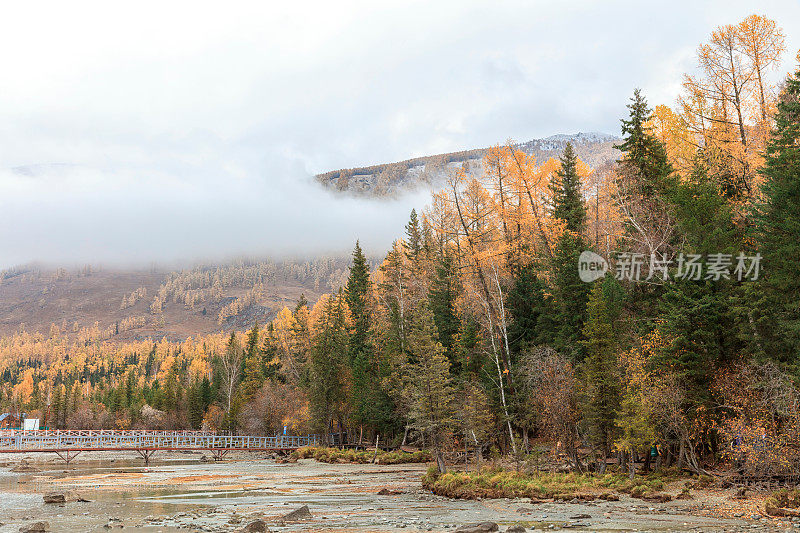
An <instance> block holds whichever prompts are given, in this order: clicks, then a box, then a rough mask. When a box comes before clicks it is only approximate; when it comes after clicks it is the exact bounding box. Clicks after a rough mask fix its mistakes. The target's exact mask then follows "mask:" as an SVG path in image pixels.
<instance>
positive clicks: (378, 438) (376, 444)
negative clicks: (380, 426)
mask: <svg viewBox="0 0 800 533" xmlns="http://www.w3.org/2000/svg"><path fill="white" fill-rule="evenodd" d="M380 438H381V436H380V435H379V434H377V433H376V434H375V453H374V454H373V455H372V462H373V463H374V462H375V460H376V459H377V458H378V441H379V440H380Z"/></svg>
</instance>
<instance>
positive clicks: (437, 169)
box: [316, 132, 620, 197]
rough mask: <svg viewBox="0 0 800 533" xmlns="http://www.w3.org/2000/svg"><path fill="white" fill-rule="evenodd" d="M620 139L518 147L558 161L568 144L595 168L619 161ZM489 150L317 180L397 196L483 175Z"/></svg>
mask: <svg viewBox="0 0 800 533" xmlns="http://www.w3.org/2000/svg"><path fill="white" fill-rule="evenodd" d="M619 141H620V139H619V138H618V137H615V136H613V135H608V134H605V133H597V132H590V133H576V134H574V135H552V136H550V137H547V138H544V139H534V140H531V141H527V142H523V143H517V144H515V147H516V148H517V149H519V150H522V151H523V152H525V153H526V154H527V155H532V156H534V157H535V158H536V160H537V161H540V162H544V161H546V160H547V159H550V158H553V157H555V158H557V157H558V156H559V154H560V153H561V152H562V151H563V150H564V148H565V147H566V145H567V143H568V142H571V143H572V144H573V146H574V147H575V151H576V153H577V154H578V158H580V159H581V160H582V161H583V162H584V163H586V164H588V165H589V166H590V167H592V168H596V167H599V166H601V165H602V164H603V163H606V162H609V161H616V160H617V159H618V158H619V151H618V150H617V149H616V148H614V145H615V144H617V143H619ZM487 151H488V148H478V149H474V150H464V151H461V152H450V153H447V154H437V155H429V156H424V157H416V158H413V159H407V160H405V161H400V162H397V163H385V164H379V165H373V166H369V167H360V168H346V169H340V170H333V171H331V172H326V173H324V174H318V175H317V176H316V180H317V181H318V182H319V183H320V184H321V185H322V186H323V187H325V188H327V189H331V190H335V191H339V192H342V193H345V194H349V195H356V196H376V197H383V196H396V195H398V194H401V193H402V192H404V191H410V190H415V189H418V188H420V187H422V188H436V187H437V186H438V185H441V184H442V183H443V182H444V180H445V178H446V177H447V173H448V171H450V170H453V169H456V168H459V167H462V166H463V165H466V166H467V168H468V170H469V172H470V173H473V174H479V173H480V171H481V159H482V158H483V157H484V156H485V155H486V153H487Z"/></svg>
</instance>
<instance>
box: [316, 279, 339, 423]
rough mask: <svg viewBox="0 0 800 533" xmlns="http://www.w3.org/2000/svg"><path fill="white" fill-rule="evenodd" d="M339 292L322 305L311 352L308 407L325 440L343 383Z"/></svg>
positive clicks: (337, 405) (335, 414) (336, 414)
mask: <svg viewBox="0 0 800 533" xmlns="http://www.w3.org/2000/svg"><path fill="white" fill-rule="evenodd" d="M343 300H344V295H343V294H342V292H341V290H340V291H339V294H338V295H336V296H331V297H329V298H328V300H327V301H326V302H325V303H324V308H323V311H322V316H321V317H320V319H319V322H320V323H319V325H318V332H317V334H316V335H315V337H314V345H313V348H312V350H311V360H310V369H309V371H310V380H309V404H310V408H311V413H312V416H313V419H314V420H316V421H317V423H318V424H319V425H320V426H321V428H322V429H323V432H324V433H325V437H326V439H327V437H328V435H329V434H330V429H331V424H332V422H333V420H334V418H335V417H337V416H338V415H340V414H341V412H342V408H341V406H342V403H343V402H344V400H345V394H346V392H345V383H346V380H347V368H348V364H347V323H346V318H345V308H344V301H343Z"/></svg>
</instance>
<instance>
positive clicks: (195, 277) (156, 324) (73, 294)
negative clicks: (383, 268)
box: [0, 256, 348, 341]
mask: <svg viewBox="0 0 800 533" xmlns="http://www.w3.org/2000/svg"><path fill="white" fill-rule="evenodd" d="M347 264H348V259H347V258H346V257H345V256H342V257H319V258H316V259H313V260H308V261H306V260H282V261H272V260H269V259H253V260H239V261H234V262H230V263H225V264H216V265H200V266H195V267H192V268H188V269H184V270H175V271H171V270H170V269H167V268H162V267H152V268H149V269H102V268H99V267H91V266H86V267H83V268H80V269H65V268H56V269H54V268H46V267H42V266H36V265H29V266H22V267H17V268H13V269H8V270H5V271H2V272H0V336H2V335H9V334H12V333H15V332H18V331H21V330H25V331H28V332H29V333H41V334H43V335H46V336H47V335H53V334H56V333H58V334H60V335H66V336H70V337H74V338H78V339H83V340H87V341H90V340H91V341H94V340H137V339H144V338H149V337H152V338H156V339H159V338H168V339H172V340H183V339H185V338H187V337H190V336H196V335H203V334H208V333H211V332H215V331H220V330H223V329H224V330H229V329H234V328H236V329H243V328H246V327H249V326H252V325H253V323H255V322H259V323H262V324H263V323H264V322H265V321H267V320H271V319H272V318H274V317H275V315H276V313H277V312H278V311H279V310H280V309H282V308H283V307H284V306H285V305H290V306H292V305H294V304H295V303H296V302H297V300H298V299H299V298H300V296H301V295H305V297H306V298H307V299H308V300H309V301H310V302H315V301H316V300H317V298H318V297H319V296H320V294H323V293H326V292H331V291H332V290H335V289H336V288H338V287H339V286H340V285H342V283H343V282H344V279H345V277H346V275H347V274H346V273H347Z"/></svg>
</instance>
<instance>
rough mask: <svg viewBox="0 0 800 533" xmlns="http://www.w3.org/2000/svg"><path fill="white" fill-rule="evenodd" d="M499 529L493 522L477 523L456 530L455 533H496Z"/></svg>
mask: <svg viewBox="0 0 800 533" xmlns="http://www.w3.org/2000/svg"><path fill="white" fill-rule="evenodd" d="M498 529H499V528H498V527H497V524H495V523H494V522H479V523H477V524H468V525H466V526H461V527H460V528H458V529H456V533H489V532H490V531H497V530H498Z"/></svg>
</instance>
